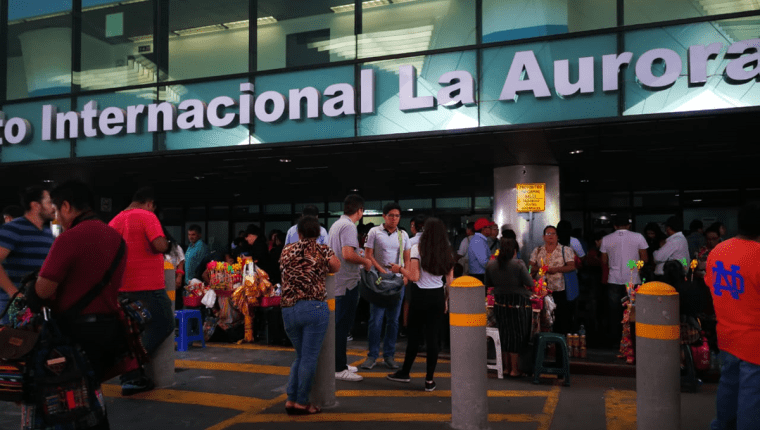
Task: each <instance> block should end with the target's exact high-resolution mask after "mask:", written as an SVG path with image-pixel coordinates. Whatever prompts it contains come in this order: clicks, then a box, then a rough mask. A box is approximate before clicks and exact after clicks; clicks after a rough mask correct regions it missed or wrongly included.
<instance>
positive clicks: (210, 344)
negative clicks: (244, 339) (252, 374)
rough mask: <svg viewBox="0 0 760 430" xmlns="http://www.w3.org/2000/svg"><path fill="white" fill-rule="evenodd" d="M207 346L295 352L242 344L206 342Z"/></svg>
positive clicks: (283, 347)
mask: <svg viewBox="0 0 760 430" xmlns="http://www.w3.org/2000/svg"><path fill="white" fill-rule="evenodd" d="M206 346H210V347H212V348H229V349H252V350H257V351H289V352H292V351H294V350H293V347H292V346H272V345H254V344H252V343H241V344H239V345H238V344H236V343H215V342H213V343H209V342H206Z"/></svg>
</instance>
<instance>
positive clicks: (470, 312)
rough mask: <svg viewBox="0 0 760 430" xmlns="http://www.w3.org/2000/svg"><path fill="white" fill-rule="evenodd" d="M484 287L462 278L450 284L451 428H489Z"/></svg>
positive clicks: (464, 277) (472, 279)
mask: <svg viewBox="0 0 760 430" xmlns="http://www.w3.org/2000/svg"><path fill="white" fill-rule="evenodd" d="M485 294H486V293H485V287H484V286H483V283H482V282H480V281H479V280H477V279H476V278H473V277H471V276H462V277H460V278H457V279H455V280H454V282H452V283H451V288H450V291H449V325H450V327H451V427H452V428H454V429H457V430H483V429H487V428H488V390H487V389H486V379H487V375H486V373H487V367H486V366H487V362H486V304H485Z"/></svg>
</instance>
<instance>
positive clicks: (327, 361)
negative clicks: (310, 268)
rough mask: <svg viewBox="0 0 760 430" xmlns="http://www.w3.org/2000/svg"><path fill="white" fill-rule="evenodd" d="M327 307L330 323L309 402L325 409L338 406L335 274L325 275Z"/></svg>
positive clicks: (320, 353) (320, 352)
mask: <svg viewBox="0 0 760 430" xmlns="http://www.w3.org/2000/svg"><path fill="white" fill-rule="evenodd" d="M325 288H326V290H327V297H326V298H325V300H326V301H327V306H328V307H329V308H330V322H329V323H328V324H327V333H325V338H324V340H323V341H322V350H320V351H319V360H317V374H316V376H315V377H314V385H312V388H311V396H310V397H311V399H310V400H311V402H312V403H314V404H315V405H317V406H319V407H321V408H323V409H325V408H328V409H329V408H333V407H335V406H338V402H337V400H336V399H335V274H334V273H330V274H328V275H327V281H326V282H325Z"/></svg>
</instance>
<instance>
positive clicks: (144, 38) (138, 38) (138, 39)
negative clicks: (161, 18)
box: [128, 34, 153, 43]
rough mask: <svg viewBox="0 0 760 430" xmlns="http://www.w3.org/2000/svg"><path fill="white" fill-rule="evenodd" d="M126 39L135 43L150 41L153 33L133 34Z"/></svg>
mask: <svg viewBox="0 0 760 430" xmlns="http://www.w3.org/2000/svg"><path fill="white" fill-rule="evenodd" d="M128 39H129V40H131V41H132V42H135V43H140V42H151V41H153V35H152V34H146V35H144V36H133V37H129V38H128Z"/></svg>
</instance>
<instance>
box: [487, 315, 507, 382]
mask: <svg viewBox="0 0 760 430" xmlns="http://www.w3.org/2000/svg"><path fill="white" fill-rule="evenodd" d="M486 336H487V337H490V338H491V339H493V347H494V349H495V350H496V364H486V367H487V368H488V369H491V370H495V371H496V375H497V376H498V377H499V379H504V365H503V362H502V361H501V339H500V338H499V329H498V328H496V327H486Z"/></svg>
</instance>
